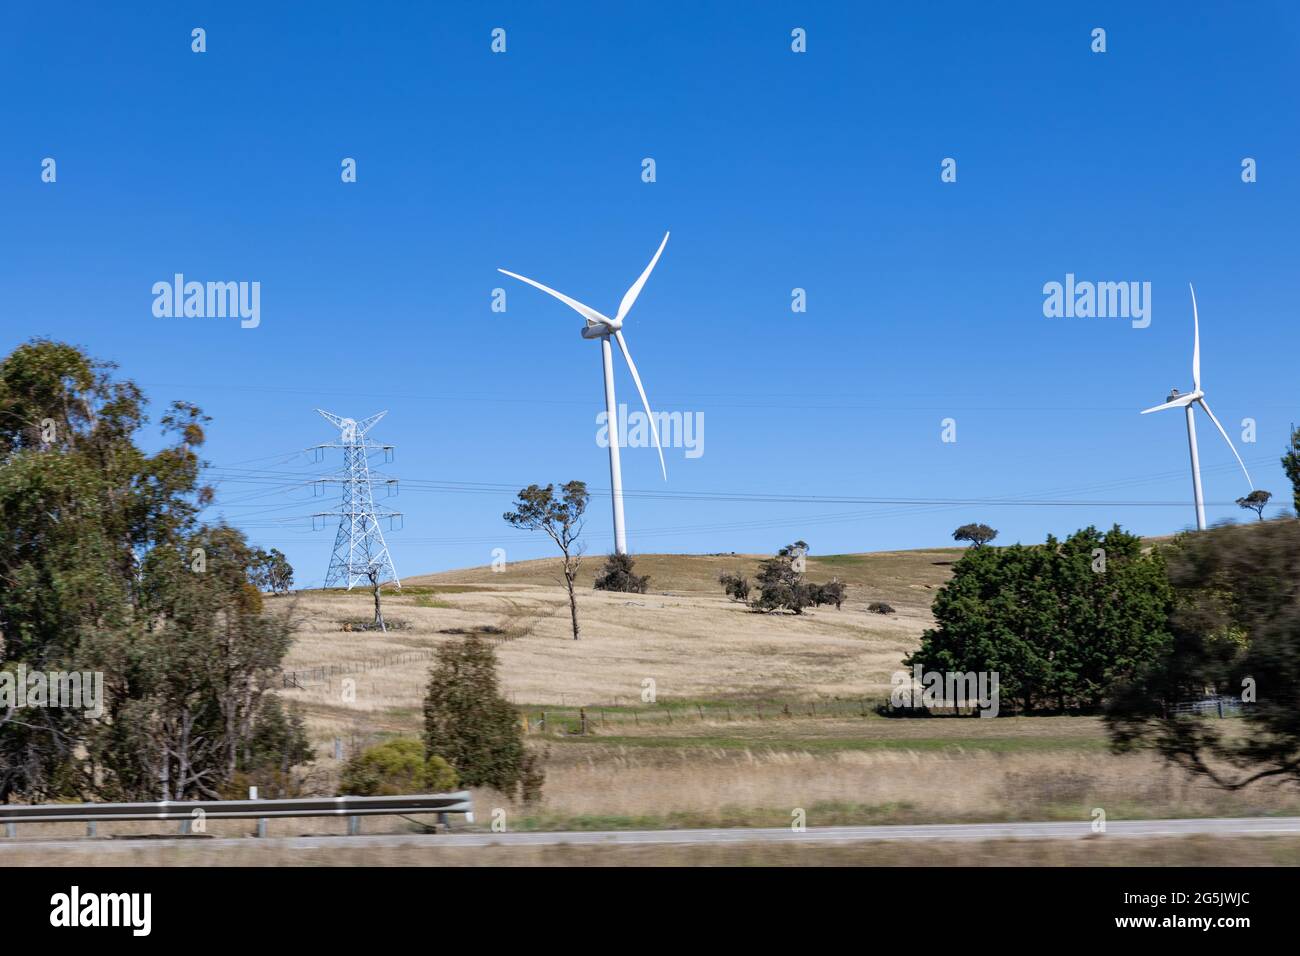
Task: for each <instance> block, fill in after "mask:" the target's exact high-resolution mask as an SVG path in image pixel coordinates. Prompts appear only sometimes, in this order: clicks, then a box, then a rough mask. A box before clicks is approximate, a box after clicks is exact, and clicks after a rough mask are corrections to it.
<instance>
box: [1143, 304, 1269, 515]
mask: <svg viewBox="0 0 1300 956" xmlns="http://www.w3.org/2000/svg"><path fill="white" fill-rule="evenodd" d="M1187 287H1188V288H1189V289H1191V290H1192V336H1193V338H1192V390H1191V392H1189V393H1187V394H1186V395H1180V394H1179V393H1178V389H1176V388H1175V389H1173V390H1172V392H1171V393H1170V395H1169V400H1168V401H1167V402H1165V403H1164V404H1163V405H1157V406H1155V408H1147V409H1143V411H1142V414H1143V415H1146V414H1148V413H1149V412H1159V411H1164V410H1165V409H1166V408H1183V409H1185V410H1186V412H1187V445H1188V447H1189V448H1190V449H1191V452H1192V495H1193V498H1194V500H1195V502H1196V529H1197V530H1198V531H1204V530H1205V499H1204V497H1203V496H1202V494H1201V462H1200V458H1199V457H1198V456H1197V453H1196V420H1195V418H1194V417H1193V415H1192V406H1193V405H1200V406H1201V410H1202V411H1204V412H1205V414H1207V415H1209V416H1210V421H1212V422H1214V427H1215V428H1217V429H1218V430H1219V434H1220V435H1222V436H1223V440H1224V441H1226V442H1227V443H1228V447H1229V448H1232V453H1233V455H1236V458H1237V464H1239V465H1241V470H1242V471H1243V472H1245V474H1246V482H1247V484H1249V485H1250V489H1251V491H1254V490H1255V483H1254V482H1253V481H1251V480H1250V472H1249V471H1246V463H1245V462H1244V461H1242V460H1241V456H1240V455H1238V454H1237V449H1236V448H1233V445H1232V439H1231V438H1229V437H1228V433H1227V432H1226V431H1224V430H1223V426H1222V425H1220V424H1219V420H1218V419H1217V418H1215V417H1214V412H1212V411H1210V406H1209V405H1207V404H1205V393H1204V392H1203V391H1201V320H1200V317H1199V316H1198V315H1197V314H1196V289H1194V288H1192V285H1191V283H1190V282H1189V283H1188V284H1187Z"/></svg>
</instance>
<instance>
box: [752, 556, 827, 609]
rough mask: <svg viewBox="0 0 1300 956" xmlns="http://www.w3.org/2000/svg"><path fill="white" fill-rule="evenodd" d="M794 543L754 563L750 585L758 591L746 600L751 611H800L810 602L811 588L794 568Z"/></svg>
mask: <svg viewBox="0 0 1300 956" xmlns="http://www.w3.org/2000/svg"><path fill="white" fill-rule="evenodd" d="M796 547H797V546H796V545H787V546H786V547H784V548H782V549H781V550H780V551H778V552H777V553H776V556H775V557H772V558H768V559H767V560H766V561H764V562H763V563H762V564H760V565H759V566H758V574H757V575H756V576H755V578H754V584H755V586H756V587H757V588H758V594H757V596H755V597H754V598H752V599H751V600H750V602H749V606H750V608H751V609H752V610H755V611H762V612H770V611H779V610H789V611H793V612H794V613H795V614H802V613H803V611H804V608H806V607H808V606H809V605H810V604H812V603H813V594H812V588H811V587H809V586H808V584H806V583H805V582H804V579H803V574H802V573H800V572H799V571H796V570H795V568H794V560H795V556H796V555H797V554H798V552H797V550H796Z"/></svg>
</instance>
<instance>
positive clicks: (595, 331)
mask: <svg viewBox="0 0 1300 956" xmlns="http://www.w3.org/2000/svg"><path fill="white" fill-rule="evenodd" d="M666 245H668V233H666V232H665V233H664V241H663V242H661V243H659V248H658V249H657V250H656V251H655V254H654V258H652V259H651V260H650V264H649V265H648V266H646V267H645V271H644V272H642V273H641V275H640V277H639V278H638V279H637V280H636V281H635V282H633V283H632V285H631V287H630V288H629V289H628V290H627V292H626V293H624V295H623V301H622V302H620V303H619V306H618V312H617V313H616V314H615V315H614V318H612V319H611V318H609V317H608V316H605V315H602V314H601V313H599V312H597V311H596V310H595V309H593V308H591V307H590V306H587V305H583V304H582V303H581V302H579V301H578V300H576V299H571V298H569V297H568V296H567V295H565V294H564V293H562V292H556V291H555V290H554V289H552V288H549V287H548V286H544V285H542V284H541V283H540V282H536V281H534V280H532V279H529V278H528V277H527V276H521V275H518V274H517V273H514V272H510V271H508V270H506V269H498V270H497V271H498V272H501V273H504V274H505V275H508V276H510V277H511V278H512V279H518V280H519V281H521V282H527V283H528V284H529V285H530V286H533V287H534V288H536V289H541V290H542V291H543V292H545V293H546V294H547V295H553V296H555V298H557V299H559V300H560V301H561V302H563V303H564V304H565V305H567V306H568V307H569V308H571V309H573V310H574V311H575V312H577V313H578V314H579V315H581V316H582V317H583V318H584V319H586V320H587V324H586V325H585V326H584V327H583V329H582V337H583V338H584V339H599V340H600V356H601V363H602V366H603V368H604V372H605V411H606V417H607V424H608V426H609V483H610V491H611V497H612V498H613V503H614V551H615V553H617V554H627V530H626V529H625V528H624V525H623V470H622V466H621V465H620V464H619V457H618V406H617V404H616V403H615V401H614V356H613V351H612V350H611V348H610V345H609V338H610V336H611V335H612V336H613V337H614V340H615V341H616V342H618V347H619V350H620V351H621V352H622V353H623V358H625V359H626V360H627V368H628V371H630V372H631V373H632V381H633V382H635V383H636V390H637V391H638V392H639V393H640V394H641V404H642V405H643V406H645V413H646V418H647V419H649V421H650V434H652V435H653V436H654V440H655V448H656V449H658V451H659V468H660V470H661V471H662V472H663V475H664V480H665V481H667V480H668V469H667V467H666V466H665V465H664V450H663V448H662V447H661V446H660V444H659V428H658V426H657V425H656V423H655V417H654V413H653V412H651V411H650V402H649V400H648V399H647V398H646V396H645V388H644V387H642V385H641V376H640V375H638V374H637V370H636V363H635V362H633V361H632V353H631V352H629V351H628V348H627V341H626V340H625V339H624V338H623V320H624V319H625V318H627V314H628V312H629V311H631V309H632V304H633V303H634V302H636V297H637V296H638V295H640V294H641V289H642V288H643V287H644V286H645V283H646V280H647V279H649V278H650V273H651V272H652V271H653V270H654V267H655V264H656V263H657V262H658V261H659V256H660V255H662V254H663V251H664V246H666Z"/></svg>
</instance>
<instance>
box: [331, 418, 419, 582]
mask: <svg viewBox="0 0 1300 956" xmlns="http://www.w3.org/2000/svg"><path fill="white" fill-rule="evenodd" d="M316 411H318V412H320V414H321V416H322V417H324V418H325V420H326V421H328V422H329V423H330V424H331V425H333V426H334V427H336V428H337V429H338V430H339V440H338V441H336V442H329V443H327V444H323V445H317V446H316V447H317V448H341V449H343V470H342V471H341V472H340V473H339V475H338V476H336V477H333V478H323V479H321V481H327V482H338V483H339V484H341V485H342V486H343V499H342V501H341V502H340V503H339V508H338V510H337V511H326V512H321V513H318V514H316V515H314V516H313V518H332V517H337V518H338V519H339V530H338V533H337V534H336V535H335V536H334V553H333V554H332V555H331V556H330V566H329V570H328V571H327V572H326V573H325V587H327V588H332V587H336V586H338V585H339V584H341V583H344V582H346V586H347V589H348V590H349V591H351V590H352V588H353V587H354V586H355V585H357V584H369V583H371V575H372V574H373V575H374V581H375V583H380V582H383V581H389V580H391V581H394V582H396V583H397V586H398V587H399V588H400V587H401V586H402V582H401V581H399V580H398V579H397V570H396V568H394V567H393V559H392V557H391V556H390V555H389V553H388V544H387V543H386V542H385V541H384V533H383V531H382V530H381V529H380V527H379V522H380V520H382V519H385V518H387V519H389V521H390V525H389V527H390V529H391V527H392V525H391V520H392V519H393V518H400V517H401V516H402V515H401V512H398V511H380V510H378V509H376V508H375V495H374V482H375V481H376V480H379V481H382V482H383V483H384V484H385V485H387V486H388V488H389V489H390V491H391V489H393V488H395V487H396V485H397V479H396V478H387V477H384V476H379V478H378V479H376V478H375V477H374V476H373V475H372V473H371V471H370V461H369V456H370V454H371V453H372V452H376V451H378V452H381V453H382V454H383V455H384V457H385V460H387V458H388V456H389V455H390V454H391V452H392V449H393V446H392V445H380V444H376V443H374V442H372V441H368V440H367V439H366V434H367V432H369V431H370V429H371V428H373V427H374V425H375V423H376V422H378V421H379V419H381V418H383V417H384V416H385V415H387V414H388V412H387V411H383V412H379V413H378V414H376V415H371V416H370V417H369V418H364V419H362V420H361V421H356V420H355V419H352V418H341V417H339V416H338V415H332V414H330V413H329V412H327V411H325V410H323V409H320V408H318V409H316Z"/></svg>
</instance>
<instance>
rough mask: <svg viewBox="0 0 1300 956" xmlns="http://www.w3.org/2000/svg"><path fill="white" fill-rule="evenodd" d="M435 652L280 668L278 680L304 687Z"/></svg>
mask: <svg viewBox="0 0 1300 956" xmlns="http://www.w3.org/2000/svg"><path fill="white" fill-rule="evenodd" d="M435 654H437V651H436V650H433V649H428V650H418V651H401V652H399V653H394V654H383V655H381V656H379V657H371V658H366V659H364V660H360V661H344V662H343V663H340V664H321V665H319V666H317V667H308V668H304V669H302V670H291V671H290V670H282V671H280V680H281V683H282V686H284V687H291V688H305V687H307V686H309V685H311V684H323V683H326V682H327V681H329V680H331V679H333V678H335V677H341V676H343V675H345V674H364V673H366V672H367V671H373V670H380V669H381V668H385V667H393V666H395V665H398V664H411V663H414V662H416V661H427V660H430V659H432V658H433V656H434V655H435Z"/></svg>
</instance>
